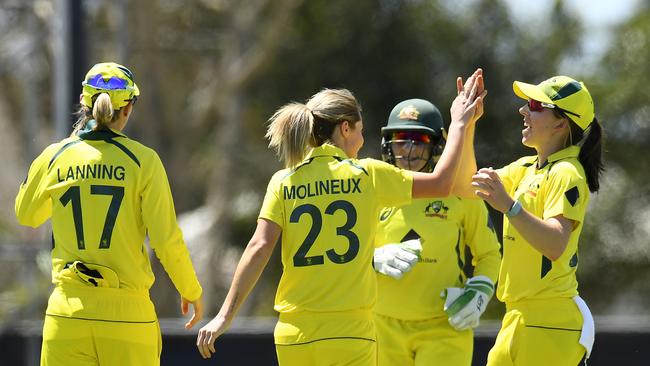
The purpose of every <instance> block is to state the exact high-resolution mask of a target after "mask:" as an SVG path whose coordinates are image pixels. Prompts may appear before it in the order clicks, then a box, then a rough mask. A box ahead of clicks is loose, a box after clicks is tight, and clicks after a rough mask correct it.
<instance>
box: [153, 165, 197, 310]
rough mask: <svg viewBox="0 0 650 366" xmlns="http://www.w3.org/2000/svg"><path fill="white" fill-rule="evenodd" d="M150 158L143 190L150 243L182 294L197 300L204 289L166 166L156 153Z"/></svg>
mask: <svg viewBox="0 0 650 366" xmlns="http://www.w3.org/2000/svg"><path fill="white" fill-rule="evenodd" d="M153 154H154V156H153V158H152V159H151V161H150V162H149V164H147V165H149V167H145V169H147V170H148V172H146V173H145V174H146V176H145V177H144V181H145V186H144V189H143V192H142V218H143V220H144V223H145V225H146V227H147V233H148V235H149V243H150V245H151V248H152V249H153V250H154V252H155V253H156V256H157V257H158V259H159V260H160V263H161V264H162V265H163V267H164V268H165V271H166V272H167V274H168V275H169V277H170V278H171V280H172V282H173V283H174V286H175V287H176V289H177V290H178V292H179V293H180V294H181V296H182V297H183V298H185V299H187V300H189V301H194V300H196V299H198V298H199V297H200V296H201V293H202V289H201V285H200V284H199V281H198V279H197V277H196V273H195V272H194V266H193V265H192V260H191V259H190V254H189V251H188V250H187V246H186V245H185V241H184V240H183V234H182V232H181V229H180V228H179V226H178V223H177V222H176V212H175V210H174V201H173V199H172V194H171V189H170V187H169V182H168V180H167V174H166V172H165V168H164V167H163V165H162V162H161V161H160V158H159V157H158V155H157V154H155V153H153Z"/></svg>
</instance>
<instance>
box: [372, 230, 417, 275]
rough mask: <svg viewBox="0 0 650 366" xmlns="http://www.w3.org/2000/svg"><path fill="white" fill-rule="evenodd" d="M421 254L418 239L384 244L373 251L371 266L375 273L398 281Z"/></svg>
mask: <svg viewBox="0 0 650 366" xmlns="http://www.w3.org/2000/svg"><path fill="white" fill-rule="evenodd" d="M421 252H422V244H421V243H420V240H419V239H414V240H408V241H405V242H403V243H399V244H386V245H384V246H381V247H379V248H376V249H375V255H374V257H373V259H372V264H373V267H374V268H375V271H377V272H379V273H381V274H384V275H386V276H389V277H392V278H394V279H396V280H399V279H400V278H402V276H403V275H404V273H406V272H408V271H410V270H411V268H413V266H414V265H415V263H417V262H418V260H419V258H420V253H421Z"/></svg>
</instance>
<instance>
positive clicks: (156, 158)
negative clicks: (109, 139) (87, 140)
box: [113, 136, 162, 166]
mask: <svg viewBox="0 0 650 366" xmlns="http://www.w3.org/2000/svg"><path fill="white" fill-rule="evenodd" d="M113 141H115V142H117V143H119V144H121V145H122V146H124V148H120V149H122V150H123V151H124V153H126V154H127V155H129V157H130V158H131V159H133V160H134V161H135V162H136V163H138V165H140V166H142V165H143V164H146V165H151V164H152V163H158V162H160V163H162V161H161V159H160V155H158V152H156V150H154V149H153V148H151V147H149V146H147V145H145V144H143V143H141V142H140V141H137V140H134V139H132V138H130V137H128V136H119V137H116V138H114V139H113Z"/></svg>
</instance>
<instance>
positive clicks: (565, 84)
mask: <svg viewBox="0 0 650 366" xmlns="http://www.w3.org/2000/svg"><path fill="white" fill-rule="evenodd" d="M512 89H513V90H514V92H515V94H516V95H517V96H518V97H520V98H522V99H525V100H528V99H533V100H537V101H539V102H542V103H547V104H552V105H554V106H556V107H557V108H558V110H559V111H560V112H563V113H564V114H565V115H566V116H567V117H568V118H570V119H571V120H572V121H573V122H575V123H576V124H577V125H578V126H580V128H582V130H583V131H584V130H586V129H587V128H588V127H589V125H590V124H591V122H592V121H593V120H594V116H595V113H594V101H593V99H591V94H589V90H587V87H586V86H585V84H584V83H583V82H582V81H577V80H575V79H572V78H570V77H568V76H553V77H552V78H550V79H547V80H544V81H542V82H541V83H539V84H537V85H533V84H528V83H524V82H521V81H515V82H513V83H512Z"/></svg>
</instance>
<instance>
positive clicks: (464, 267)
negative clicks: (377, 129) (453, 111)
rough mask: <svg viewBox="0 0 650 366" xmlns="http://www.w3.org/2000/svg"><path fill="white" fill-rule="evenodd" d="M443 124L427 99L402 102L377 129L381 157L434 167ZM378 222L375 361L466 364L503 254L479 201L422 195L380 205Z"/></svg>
mask: <svg viewBox="0 0 650 366" xmlns="http://www.w3.org/2000/svg"><path fill="white" fill-rule="evenodd" d="M459 94H460V93H459ZM443 126H444V125H443V119H442V115H441V114H440V111H439V110H438V108H436V107H435V106H434V105H433V104H431V103H430V102H428V101H426V100H422V99H409V100H405V101H402V102H400V103H399V104H397V105H396V106H395V108H393V110H392V111H391V113H390V115H389V117H388V123H387V125H386V126H385V127H384V128H382V130H381V132H382V136H383V139H382V153H383V159H384V160H385V161H386V162H388V163H390V164H393V165H396V166H398V167H400V168H403V169H408V170H411V171H432V170H433V167H434V165H435V164H437V163H438V160H439V158H440V155H441V153H442V150H443V146H444V145H445V141H446V134H445V129H444V127H443ZM378 220H379V222H378V224H377V230H376V232H375V240H374V246H375V252H374V256H373V268H374V269H375V271H376V272H377V302H376V303H375V306H374V308H373V311H374V314H375V318H374V320H375V326H376V328H377V344H378V346H377V348H378V352H377V358H378V363H377V365H378V366H392V365H400V366H401V365H405V366H408V365H410V366H413V365H420V364H421V365H438V364H439V365H455V366H470V365H471V364H472V347H473V331H472V328H475V327H476V326H478V324H479V320H480V317H481V315H482V314H483V312H484V311H485V309H486V307H487V304H488V303H489V301H490V299H491V298H492V295H493V293H494V283H495V281H496V278H497V274H498V270H499V264H500V257H501V256H500V253H499V243H498V241H497V237H496V234H495V232H494V230H493V226H492V224H491V222H490V220H489V216H488V212H487V208H486V206H485V204H484V203H483V202H481V201H480V200H476V199H465V198H461V197H458V196H455V195H451V196H441V197H433V198H420V199H414V200H412V201H411V203H409V204H405V205H401V206H396V207H385V208H384V209H383V210H382V211H381V212H380V214H379V217H378ZM438 294H440V296H438Z"/></svg>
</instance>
